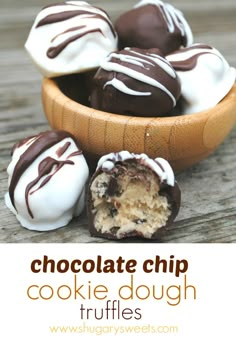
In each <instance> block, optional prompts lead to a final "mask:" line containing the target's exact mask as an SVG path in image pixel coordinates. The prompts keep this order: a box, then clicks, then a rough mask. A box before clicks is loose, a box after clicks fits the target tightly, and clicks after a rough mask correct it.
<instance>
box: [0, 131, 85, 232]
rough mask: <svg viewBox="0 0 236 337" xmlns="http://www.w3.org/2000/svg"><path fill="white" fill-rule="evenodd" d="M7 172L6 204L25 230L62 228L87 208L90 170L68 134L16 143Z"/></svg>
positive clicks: (54, 133) (46, 134) (44, 135)
mask: <svg viewBox="0 0 236 337" xmlns="http://www.w3.org/2000/svg"><path fill="white" fill-rule="evenodd" d="M7 173H8V175H9V180H8V185H9V191H8V193H6V195H5V202H6V205H7V207H8V208H9V209H10V210H11V211H12V212H13V213H14V214H15V215H16V218H17V219H18V220H19V222H20V223H21V225H22V226H23V227H25V228H28V229H31V230H37V231H48V230H53V229H56V228H59V227H63V226H65V225H67V224H68V223H69V221H70V220H71V219H72V217H73V216H78V215H79V214H80V213H81V212H82V210H83V208H84V204H85V184H86V181H87V179H88V175H89V169H88V165H87V163H86V161H85V158H84V156H83V154H82V151H81V150H80V149H79V148H78V146H77V144H76V141H75V140H74V139H73V138H72V136H71V135H70V134H69V133H68V132H65V131H46V132H42V133H40V134H39V135H37V136H34V137H29V138H26V139H24V140H23V141H21V142H20V143H18V144H16V145H15V146H14V148H13V153H12V161H11V163H10V164H9V166H8V168H7Z"/></svg>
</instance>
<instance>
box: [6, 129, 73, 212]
mask: <svg viewBox="0 0 236 337" xmlns="http://www.w3.org/2000/svg"><path fill="white" fill-rule="evenodd" d="M68 137H70V138H72V136H71V134H70V133H68V132H66V131H46V132H42V133H40V134H39V135H38V137H37V138H36V139H35V141H34V142H33V143H32V144H31V145H30V146H29V147H28V148H27V150H26V151H25V152H24V153H23V154H22V155H21V156H20V158H19V160H18V162H17V164H16V166H15V168H14V172H13V174H12V178H11V182H10V186H9V197H10V200H11V203H12V205H13V207H14V208H15V209H16V206H15V200H14V192H15V189H16V186H17V184H18V182H19V180H20V178H21V176H22V175H23V174H24V172H25V171H26V170H27V169H28V167H29V166H30V165H31V164H32V162H33V161H34V160H35V159H36V158H38V157H39V156H40V155H41V154H42V153H43V152H44V151H46V150H48V149H49V148H50V147H52V146H53V145H55V144H57V143H58V142H60V141H61V140H63V139H65V138H68ZM20 144H21V143H20Z"/></svg>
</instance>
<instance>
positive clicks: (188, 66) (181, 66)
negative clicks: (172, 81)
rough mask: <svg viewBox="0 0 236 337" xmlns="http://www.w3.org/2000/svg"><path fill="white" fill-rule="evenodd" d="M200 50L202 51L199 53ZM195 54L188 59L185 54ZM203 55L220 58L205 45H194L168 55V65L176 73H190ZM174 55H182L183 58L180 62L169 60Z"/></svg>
mask: <svg viewBox="0 0 236 337" xmlns="http://www.w3.org/2000/svg"><path fill="white" fill-rule="evenodd" d="M201 50H202V51H201ZM191 51H193V52H195V54H193V55H192V56H190V57H188V55H187V54H186V53H188V52H191ZM205 54H214V55H215V56H218V57H220V56H219V55H217V54H215V53H214V51H213V49H212V47H210V46H208V45H205V44H195V45H193V46H191V47H188V48H183V49H179V50H177V51H176V52H174V53H172V54H170V55H168V56H169V57H170V63H171V65H172V66H173V68H174V69H175V70H176V71H190V70H193V69H194V68H195V67H196V65H197V62H198V58H199V57H200V56H201V55H205ZM172 55H173V56H174V55H183V58H182V59H180V60H171V56H172Z"/></svg>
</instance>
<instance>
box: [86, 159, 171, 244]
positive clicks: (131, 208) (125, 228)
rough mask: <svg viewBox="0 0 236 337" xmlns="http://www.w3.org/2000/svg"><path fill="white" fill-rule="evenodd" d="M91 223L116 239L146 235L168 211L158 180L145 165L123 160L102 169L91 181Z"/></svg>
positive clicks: (164, 223)
mask: <svg viewBox="0 0 236 337" xmlns="http://www.w3.org/2000/svg"><path fill="white" fill-rule="evenodd" d="M91 195H92V203H93V206H92V207H93V208H92V211H93V213H94V227H95V229H96V230H97V231H98V232H101V233H110V234H112V235H115V236H116V237H117V238H118V239H119V238H122V237H126V236H127V234H128V233H131V232H138V233H139V235H140V236H143V237H145V238H150V237H151V236H152V235H153V234H154V233H155V232H156V231H157V230H158V229H159V228H161V227H163V226H165V225H166V223H167V221H168V218H169V216H170V214H171V210H170V205H169V203H168V200H167V197H166V196H163V195H161V194H160V180H159V178H158V176H157V175H156V174H155V173H154V172H153V171H152V170H151V169H150V168H148V167H145V166H143V165H140V164H137V163H134V162H132V161H125V162H122V163H120V164H117V165H116V166H115V167H114V169H113V170H111V171H109V172H102V173H101V174H99V175H98V176H97V177H96V178H95V179H94V181H93V183H92V185H91Z"/></svg>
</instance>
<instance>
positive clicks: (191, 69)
mask: <svg viewBox="0 0 236 337" xmlns="http://www.w3.org/2000/svg"><path fill="white" fill-rule="evenodd" d="M166 58H167V59H168V60H169V61H170V63H171V64H172V66H173V67H174V68H175V70H176V72H177V74H178V76H179V78H180V82H181V95H182V96H181V97H182V99H181V101H182V109H183V113H184V114H191V113H195V112H200V111H202V110H206V109H209V108H211V107H214V106H215V105H216V104H217V103H219V102H220V101H221V100H222V99H223V98H224V97H225V96H226V95H227V93H228V92H229V91H230V89H231V88H232V86H233V85H234V83H235V77H236V70H235V69H234V68H232V67H230V66H229V64H228V62H227V61H226V60H225V58H224V57H223V55H222V54H221V53H220V52H219V51H218V50H216V49H215V48H213V47H211V46H209V45H205V44H200V43H197V44H193V45H192V46H190V47H188V48H182V49H179V50H178V51H176V52H174V53H172V54H170V55H167V56H166Z"/></svg>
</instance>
